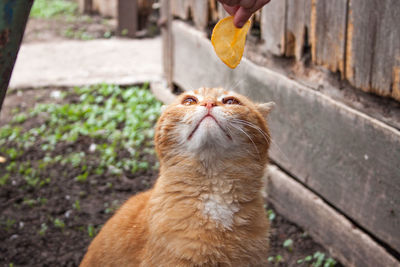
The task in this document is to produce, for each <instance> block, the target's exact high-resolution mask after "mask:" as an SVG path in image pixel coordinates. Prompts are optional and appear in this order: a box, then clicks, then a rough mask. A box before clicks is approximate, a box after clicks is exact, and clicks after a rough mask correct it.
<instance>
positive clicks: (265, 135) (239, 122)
mask: <svg viewBox="0 0 400 267" xmlns="http://www.w3.org/2000/svg"><path fill="white" fill-rule="evenodd" d="M232 121H233V122H236V123H238V124H243V125H247V126H249V127H252V128H253V129H255V130H257V131H258V132H259V133H260V134H261V135H262V136H263V137H264V139H265V141H267V142H269V141H270V139H271V137H270V136H269V134H268V133H266V132H264V131H263V130H262V129H261V128H260V127H258V126H257V125H255V124H253V123H251V122H248V121H245V120H240V119H233V120H232Z"/></svg>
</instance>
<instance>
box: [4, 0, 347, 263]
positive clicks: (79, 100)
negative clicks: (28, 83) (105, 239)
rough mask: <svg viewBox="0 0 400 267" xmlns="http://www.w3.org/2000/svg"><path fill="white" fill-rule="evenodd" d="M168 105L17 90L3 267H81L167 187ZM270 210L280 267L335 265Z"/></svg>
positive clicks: (87, 30) (57, 90)
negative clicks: (115, 218)
mask: <svg viewBox="0 0 400 267" xmlns="http://www.w3.org/2000/svg"><path fill="white" fill-rule="evenodd" d="M57 1H58V2H59V1H61V0H57ZM35 2H41V1H35ZM61 2H62V1H61ZM105 21H107V22H105ZM74 23H75V24H74ZM114 26H115V25H114V24H113V22H112V20H104V19H103V18H101V17H90V18H87V17H83V18H79V19H71V18H70V17H69V18H61V19H60V18H51V20H49V18H31V20H30V22H29V24H28V27H27V35H26V36H25V38H24V43H25V44H26V43H28V44H29V43H40V42H47V41H54V40H68V39H70V38H74V39H78V40H82V39H83V40H82V41H84V40H85V39H92V38H109V37H110V34H111V36H112V35H113V32H114ZM68 32H69V33H68ZM75 33H76V34H75ZM87 36H90V38H87ZM160 106H161V103H159V102H158V101H157V100H156V99H155V98H154V96H152V95H151V94H150V93H149V91H148V89H146V86H144V88H139V87H124V88H122V87H118V86H113V85H107V84H103V85H98V86H91V87H79V88H71V87H63V88H61V87H46V88H30V89H24V90H18V89H14V90H10V91H9V93H8V95H7V97H6V100H5V103H4V105H3V109H2V111H1V117H0V118H1V119H0V203H1V204H0V255H2V256H1V257H0V266H77V265H78V264H79V262H80V260H81V259H82V257H83V255H84V253H85V250H86V248H87V246H88V245H89V243H90V241H91V240H92V239H93V237H94V236H95V235H96V233H97V232H98V231H99V229H100V228H101V226H102V225H103V224H104V223H105V222H106V220H107V219H108V218H110V216H112V214H113V213H114V212H115V210H116V209H117V208H118V207H119V206H120V205H121V204H122V203H123V202H124V201H125V200H126V199H127V198H129V196H131V195H133V194H135V193H137V192H139V191H143V190H146V189H148V188H150V187H151V185H152V184H153V183H154V181H155V179H156V178H157V175H158V163H157V159H156V156H155V154H154V149H153V143H152V135H153V130H152V129H153V125H154V123H155V121H156V118H157V116H158V114H159V110H160ZM266 209H267V213H268V216H269V219H270V220H271V222H272V229H271V248H270V252H269V255H266V257H267V258H268V260H269V261H270V262H271V266H311V265H312V266H315V267H318V266H326V267H329V266H333V265H334V264H333V260H332V258H330V256H329V254H328V253H327V252H326V249H324V248H323V247H321V246H320V245H318V244H317V243H316V242H314V241H313V240H312V239H311V238H310V237H309V236H308V235H307V233H306V232H304V231H303V230H302V229H301V228H299V227H298V226H296V225H295V224H293V223H291V222H289V221H288V220H286V219H285V218H283V217H282V216H280V215H279V214H277V213H275V212H274V209H273V207H272V206H268V205H267V204H266ZM335 266H340V264H336V265H335Z"/></svg>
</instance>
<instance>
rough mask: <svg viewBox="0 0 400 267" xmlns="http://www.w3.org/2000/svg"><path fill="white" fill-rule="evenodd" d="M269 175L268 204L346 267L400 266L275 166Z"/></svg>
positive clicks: (339, 215)
mask: <svg viewBox="0 0 400 267" xmlns="http://www.w3.org/2000/svg"><path fill="white" fill-rule="evenodd" d="M266 175H267V177H268V178H267V199H268V202H270V203H272V204H273V205H274V208H275V209H276V210H277V211H278V212H279V213H280V214H282V215H284V216H285V217H286V218H288V219H289V220H291V221H293V222H296V224H298V225H300V226H301V227H302V228H304V230H306V232H307V233H309V234H310V235H311V236H312V237H313V238H314V239H315V240H316V241H317V242H319V243H321V244H323V245H324V246H325V247H327V248H328V249H329V253H330V254H332V255H333V256H334V257H335V258H337V259H338V260H339V261H340V262H341V263H342V264H343V265H344V266H347V267H351V266H360V267H361V266H362V267H377V266H387V267H389V266H390V267H395V266H399V265H400V262H398V261H397V260H396V259H395V258H394V257H393V256H392V255H390V254H389V253H388V252H386V251H385V249H384V248H382V247H381V246H380V245H378V244H377V243H376V242H375V241H374V240H373V239H371V237H369V236H368V235H367V234H365V233H364V232H362V231H361V230H360V229H359V228H357V226H355V225H354V224H352V223H351V222H350V221H349V220H348V219H346V218H345V217H344V216H343V215H341V214H339V213H338V212H337V211H335V210H334V209H333V208H331V207H330V206H329V205H328V204H326V203H325V202H324V201H323V200H322V199H321V198H319V197H318V196H317V195H315V194H314V193H312V192H311V191H310V190H308V189H307V188H305V187H304V186H303V185H301V184H300V183H298V182H296V181H295V180H294V179H293V178H291V177H289V176H288V175H286V174H285V173H283V172H282V171H280V170H279V169H278V168H277V167H276V166H269V168H268V171H267V173H266Z"/></svg>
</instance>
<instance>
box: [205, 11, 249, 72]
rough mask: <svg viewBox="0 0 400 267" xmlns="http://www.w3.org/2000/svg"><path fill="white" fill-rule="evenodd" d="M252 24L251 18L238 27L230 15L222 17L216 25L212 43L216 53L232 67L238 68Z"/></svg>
mask: <svg viewBox="0 0 400 267" xmlns="http://www.w3.org/2000/svg"><path fill="white" fill-rule="evenodd" d="M250 24H251V23H250V20H249V21H247V22H246V24H245V25H244V26H243V27H242V28H236V27H235V25H234V24H233V17H232V16H230V17H226V18H223V19H221V20H220V21H219V22H218V23H217V25H215V27H214V30H213V32H212V35H211V43H212V45H213V46H214V50H215V53H216V54H217V56H218V57H219V58H220V59H221V60H222V61H223V62H224V63H225V64H226V65H228V67H230V68H232V69H234V68H236V66H237V65H239V63H240V60H241V59H242V56H243V51H244V44H245V42H246V35H247V32H248V31H249V29H250Z"/></svg>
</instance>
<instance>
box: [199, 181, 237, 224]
mask: <svg viewBox="0 0 400 267" xmlns="http://www.w3.org/2000/svg"><path fill="white" fill-rule="evenodd" d="M232 188H233V184H231V183H218V184H214V185H212V186H211V187H210V190H209V192H206V193H203V194H202V195H201V197H200V199H201V201H202V213H203V216H204V217H205V218H207V219H211V220H213V221H215V222H216V223H217V224H218V225H220V226H222V227H224V228H226V229H232V226H233V223H234V217H235V214H236V213H237V212H238V211H239V210H240V206H239V204H238V201H237V200H236V198H235V195H234V193H233V190H232Z"/></svg>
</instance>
